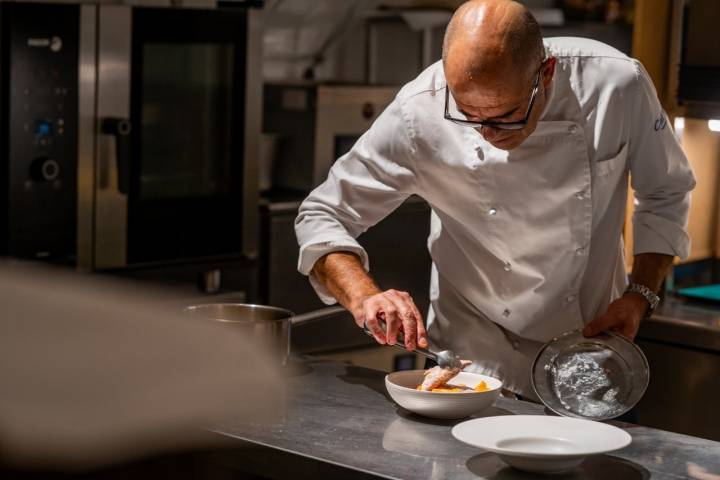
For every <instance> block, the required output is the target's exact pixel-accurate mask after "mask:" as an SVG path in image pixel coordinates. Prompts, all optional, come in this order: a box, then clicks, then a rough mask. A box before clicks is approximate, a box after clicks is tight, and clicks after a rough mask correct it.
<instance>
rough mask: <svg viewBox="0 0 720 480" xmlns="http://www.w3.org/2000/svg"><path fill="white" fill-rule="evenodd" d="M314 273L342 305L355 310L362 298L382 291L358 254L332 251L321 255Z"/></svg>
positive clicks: (314, 267)
mask: <svg viewBox="0 0 720 480" xmlns="http://www.w3.org/2000/svg"><path fill="white" fill-rule="evenodd" d="M313 274H314V275H315V277H316V278H317V279H318V281H319V282H320V283H322V284H323V285H324V286H325V288H327V289H328V290H329V291H330V293H332V295H333V296H334V297H335V299H336V300H337V301H338V302H340V304H341V305H342V306H344V307H345V308H347V309H348V310H350V311H352V312H354V311H355V310H356V309H357V308H359V305H360V304H361V303H362V300H363V299H365V298H367V297H370V296H371V295H375V294H377V293H380V288H378V286H377V284H376V283H375V281H374V280H373V279H372V277H370V275H369V274H368V273H367V272H366V271H365V269H364V268H363V266H362V263H361V262H360V259H359V258H358V256H357V255H355V254H353V253H350V252H332V253H329V254H327V255H325V256H324V257H321V258H320V259H319V260H318V261H317V262H315V266H313Z"/></svg>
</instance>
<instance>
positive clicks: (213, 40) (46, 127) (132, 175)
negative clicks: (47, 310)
mask: <svg viewBox="0 0 720 480" xmlns="http://www.w3.org/2000/svg"><path fill="white" fill-rule="evenodd" d="M252 3H253V4H256V3H257V2H252ZM0 14H1V18H2V20H1V22H2V23H1V26H0V28H1V31H2V36H1V37H0V38H1V40H0V42H1V44H0V51H1V54H0V55H1V58H2V76H1V79H2V80H0V82H1V83H0V91H1V92H2V96H1V97H0V98H2V100H1V101H0V106H1V109H0V117H1V120H0V122H1V124H0V132H1V135H0V139H2V140H1V143H2V145H1V147H2V152H1V153H0V159H1V160H0V161H1V164H2V167H3V169H4V170H5V171H7V172H8V175H7V182H4V183H3V185H2V187H0V188H2V189H3V195H2V198H3V202H4V204H2V205H0V206H1V207H2V208H1V209H0V210H1V211H2V212H3V215H5V216H6V218H3V219H2V220H3V221H2V224H3V226H6V228H5V229H4V231H3V240H4V241H5V245H6V247H5V250H6V251H5V252H4V253H6V254H9V255H15V256H30V257H50V258H54V259H58V260H62V261H66V262H70V263H76V264H77V265H78V266H79V267H81V268H85V269H110V268H122V267H126V266H130V265H143V264H154V263H158V262H170V261H176V260H181V259H182V260H187V259H207V258H225V257H242V256H243V255H253V254H254V252H255V250H256V248H257V238H256V237H257V221H258V220H257V201H256V197H257V186H256V185H257V181H256V166H255V165H256V164H255V162H256V158H257V151H258V144H257V141H258V137H259V133H260V125H259V119H260V114H261V108H260V93H261V91H260V85H261V83H260V65H259V62H260V30H259V23H258V21H259V17H258V15H259V11H258V10H257V9H255V8H250V6H249V5H248V4H247V3H246V2H234V5H233V6H232V7H218V8H201V9H198V8H195V9H190V8H143V7H138V6H129V5H110V4H107V3H106V2H97V4H92V3H82V4H79V5H73V4H56V3H53V4H40V3H2V4H0Z"/></svg>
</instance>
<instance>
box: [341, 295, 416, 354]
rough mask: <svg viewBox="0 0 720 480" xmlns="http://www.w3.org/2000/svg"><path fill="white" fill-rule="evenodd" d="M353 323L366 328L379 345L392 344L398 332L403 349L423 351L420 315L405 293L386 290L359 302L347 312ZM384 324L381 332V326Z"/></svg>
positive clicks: (410, 298)
mask: <svg viewBox="0 0 720 480" xmlns="http://www.w3.org/2000/svg"><path fill="white" fill-rule="evenodd" d="M351 311H352V314H353V316H354V317H355V323H357V324H358V326H359V327H360V328H363V325H367V327H368V329H369V330H370V332H371V333H372V334H373V337H375V340H376V341H377V342H378V343H379V344H382V345H384V344H386V343H387V344H390V345H392V344H394V343H395V342H396V341H397V335H398V332H402V334H403V336H404V337H405V348H407V349H408V350H409V351H412V350H414V349H415V347H416V346H419V347H423V348H424V347H427V333H426V332H425V327H424V326H423V319H422V315H420V311H419V310H418V308H417V307H416V306H415V302H413V299H412V297H411V296H410V295H409V294H408V293H407V292H400V291H398V290H386V291H384V292H380V293H377V294H374V295H370V296H367V297H365V298H362V299H360V300H359V301H358V302H356V304H355V305H354V306H353V308H351ZM383 322H384V323H385V331H383V328H382V323H383Z"/></svg>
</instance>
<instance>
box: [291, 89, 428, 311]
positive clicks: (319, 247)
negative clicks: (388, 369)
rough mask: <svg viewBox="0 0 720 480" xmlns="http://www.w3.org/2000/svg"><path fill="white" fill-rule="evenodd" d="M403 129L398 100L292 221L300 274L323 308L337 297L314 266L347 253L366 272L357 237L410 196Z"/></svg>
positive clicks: (409, 156) (409, 152)
mask: <svg viewBox="0 0 720 480" xmlns="http://www.w3.org/2000/svg"><path fill="white" fill-rule="evenodd" d="M407 125H408V124H407V118H406V117H405V116H404V112H403V108H402V105H401V101H400V100H399V99H398V98H396V99H395V100H394V101H393V102H392V103H391V104H390V105H389V106H388V108H387V109H386V110H385V111H384V112H383V113H382V114H380V116H379V117H378V118H377V119H376V120H375V122H374V123H373V125H372V126H371V127H370V129H369V130H368V131H367V132H365V133H364V134H363V135H362V136H361V137H360V138H359V139H358V141H357V142H356V143H355V145H354V146H353V147H352V149H351V150H350V151H349V152H348V153H347V154H345V155H343V156H342V157H340V158H339V159H338V160H337V161H336V162H335V164H334V165H333V167H332V168H331V169H330V173H329V174H328V177H327V180H325V182H324V183H322V184H321V185H320V186H318V187H317V188H316V189H315V190H313V191H312V192H311V193H310V195H309V196H308V197H307V198H306V199H305V200H304V201H303V202H302V204H301V205H300V209H299V213H298V216H297V218H296V220H295V234H296V235H297V240H298V244H299V245H300V255H299V259H298V271H299V272H300V273H302V274H304V275H309V278H310V283H311V284H312V286H313V288H314V289H315V291H316V292H317V294H318V296H319V297H320V299H321V300H322V301H323V302H325V303H327V304H332V303H335V298H333V297H332V295H331V294H330V292H329V291H328V290H327V289H326V288H325V287H324V286H323V285H321V284H320V282H318V281H317V279H316V278H315V276H314V275H313V273H312V268H313V266H314V265H315V262H316V261H317V260H318V259H319V258H321V257H322V256H324V255H327V254H328V253H331V252H336V251H347V252H352V253H354V254H356V255H357V256H358V257H359V258H360V260H361V262H362V264H363V266H364V268H365V270H366V271H369V269H370V264H369V260H368V255H367V252H366V251H365V249H364V248H363V247H362V246H361V245H360V244H359V243H358V242H357V240H356V238H357V237H358V236H359V235H360V234H361V233H363V232H365V231H366V230H367V229H368V228H370V227H371V226H373V225H375V224H376V223H378V222H379V221H380V220H382V219H383V218H385V217H386V216H387V215H388V214H390V213H391V212H392V211H393V210H394V209H396V208H397V207H398V206H399V205H400V204H401V203H402V202H403V201H404V200H405V199H406V198H407V197H408V196H410V195H411V194H412V193H414V191H413V188H414V183H415V182H414V177H415V173H414V172H415V169H414V167H413V161H414V146H413V145H414V142H413V141H412V132H411V131H410V129H409V128H408V126H407Z"/></svg>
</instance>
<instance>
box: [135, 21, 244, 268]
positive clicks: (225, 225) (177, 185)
mask: <svg viewBox="0 0 720 480" xmlns="http://www.w3.org/2000/svg"><path fill="white" fill-rule="evenodd" d="M245 55H246V12H245V11H243V10H229V11H228V10H207V11H198V10H187V9H176V10H174V9H144V8H136V9H134V10H133V18H132V67H131V72H132V73H131V82H132V83H131V104H130V121H131V125H132V131H131V133H130V135H129V139H130V145H129V165H128V170H127V175H128V182H127V188H128V224H127V226H128V229H127V239H128V242H127V261H128V263H129V264H131V263H145V262H154V261H163V260H169V259H187V258H197V257H214V256H219V255H232V254H238V253H239V252H240V251H241V249H242V245H241V244H242V237H241V234H242V218H241V217H242V171H243V168H242V165H243V137H244V135H243V129H244V124H243V123H244V114H243V112H244V103H245V98H244V95H245V63H246V58H245Z"/></svg>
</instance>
